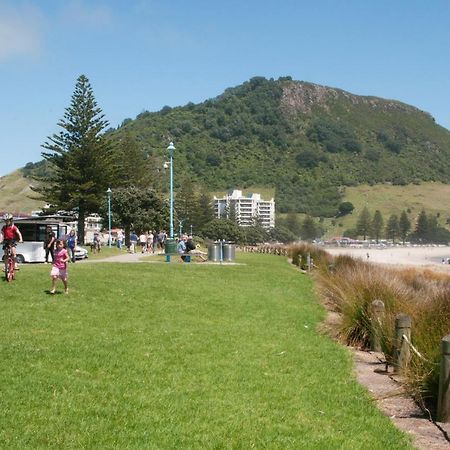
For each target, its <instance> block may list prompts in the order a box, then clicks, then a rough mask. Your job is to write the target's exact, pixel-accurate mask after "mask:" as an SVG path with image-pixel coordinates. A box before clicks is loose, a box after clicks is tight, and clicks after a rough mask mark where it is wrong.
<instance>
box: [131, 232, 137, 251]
mask: <svg viewBox="0 0 450 450" xmlns="http://www.w3.org/2000/svg"><path fill="white" fill-rule="evenodd" d="M137 243H138V236H137V234H136V233H135V232H134V231H132V232H131V234H130V253H136V247H137Z"/></svg>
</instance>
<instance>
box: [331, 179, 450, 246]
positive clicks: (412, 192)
mask: <svg viewBox="0 0 450 450" xmlns="http://www.w3.org/2000/svg"><path fill="white" fill-rule="evenodd" d="M449 196H450V185H449V184H443V183H431V182H430V183H421V184H420V185H415V184H410V185H407V186H392V185H389V184H377V185H374V186H368V185H360V186H354V187H347V188H346V189H345V195H344V197H343V199H342V201H346V202H351V203H353V205H354V206H355V210H354V211H353V213H352V214H350V215H348V216H345V217H339V218H338V219H336V225H335V226H333V225H332V223H331V219H326V220H325V228H326V230H327V231H326V237H334V236H342V233H343V232H344V230H346V229H348V228H354V227H355V226H356V222H357V220H358V216H359V214H360V213H361V211H362V209H363V208H364V207H365V206H367V207H368V208H369V211H370V213H371V215H372V216H373V213H374V212H375V211H376V210H377V209H378V210H380V211H381V214H382V215H383V218H384V224H386V223H387V221H388V219H389V216H390V215H391V214H397V216H398V217H400V214H401V212H402V211H403V210H405V211H406V210H408V209H409V210H410V211H411V212H410V213H408V217H409V219H410V220H411V223H412V226H413V227H414V223H415V221H416V219H417V216H418V215H419V213H420V212H421V211H422V210H423V209H424V210H425V211H426V212H427V214H433V215H436V214H439V215H440V217H439V219H438V221H439V224H440V225H441V226H447V228H448V225H447V224H446V221H447V219H449V218H450V214H449V211H448V208H447V207H446V204H445V203H443V202H442V199H443V198H448V197H449Z"/></svg>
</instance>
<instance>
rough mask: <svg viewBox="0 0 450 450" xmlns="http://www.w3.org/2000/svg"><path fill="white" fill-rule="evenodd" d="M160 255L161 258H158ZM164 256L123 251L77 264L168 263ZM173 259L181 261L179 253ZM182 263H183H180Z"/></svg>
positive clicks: (212, 262) (229, 264)
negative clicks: (163, 258)
mask: <svg viewBox="0 0 450 450" xmlns="http://www.w3.org/2000/svg"><path fill="white" fill-rule="evenodd" d="M158 256H159V258H158ZM163 256H164V253H155V254H154V253H141V252H138V253H128V252H123V253H122V254H120V255H116V256H110V257H108V258H99V259H89V258H87V259H83V260H81V261H77V262H76V264H80V263H81V264H88V263H100V262H101V263H105V262H108V263H153V264H161V263H164V264H166V262H165V260H162V259H161V257H163ZM172 260H173V261H176V262H177V263H178V262H179V261H178V260H179V257H178V256H177V255H172ZM180 264H181V263H180ZM185 264H201V265H211V264H213V265H222V266H237V265H241V264H240V263H236V262H222V263H220V262H214V261H205V262H202V261H192V262H191V263H185Z"/></svg>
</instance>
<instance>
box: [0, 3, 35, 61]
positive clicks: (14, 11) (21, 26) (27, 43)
mask: <svg viewBox="0 0 450 450" xmlns="http://www.w3.org/2000/svg"><path fill="white" fill-rule="evenodd" d="M42 24H43V20H42V15H41V13H40V11H39V10H38V9H37V8H35V7H33V6H29V5H24V6H20V7H15V8H11V7H10V8H7V7H5V6H4V5H2V3H0V61H4V60H7V59H9V58H12V57H17V56H19V57H20V56H25V57H28V56H33V57H35V56H37V55H38V54H39V53H40V52H41V47H42V33H41V29H42Z"/></svg>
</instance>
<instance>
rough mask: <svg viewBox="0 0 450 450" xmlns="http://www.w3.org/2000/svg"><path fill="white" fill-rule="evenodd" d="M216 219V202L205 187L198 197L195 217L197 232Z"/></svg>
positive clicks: (194, 223)
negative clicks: (214, 202)
mask: <svg viewBox="0 0 450 450" xmlns="http://www.w3.org/2000/svg"><path fill="white" fill-rule="evenodd" d="M214 219H215V214H214V204H213V200H212V198H211V194H210V193H209V192H208V190H207V189H206V188H205V187H203V188H202V189H201V191H200V195H199V196H198V199H197V209H196V211H195V213H194V217H193V223H192V224H193V227H194V230H195V233H196V234H199V232H201V231H202V230H203V229H204V228H205V227H207V226H208V224H209V223H210V222H212V221H213V220H214Z"/></svg>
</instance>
